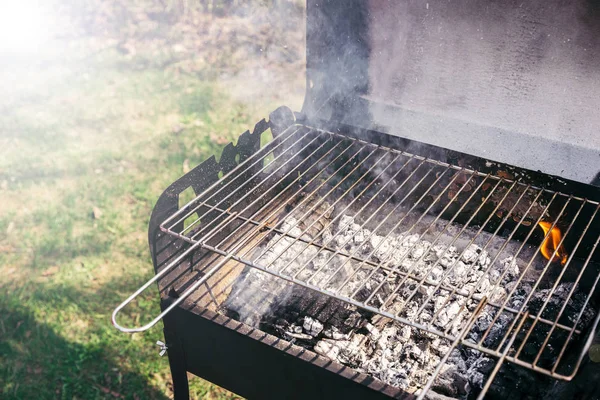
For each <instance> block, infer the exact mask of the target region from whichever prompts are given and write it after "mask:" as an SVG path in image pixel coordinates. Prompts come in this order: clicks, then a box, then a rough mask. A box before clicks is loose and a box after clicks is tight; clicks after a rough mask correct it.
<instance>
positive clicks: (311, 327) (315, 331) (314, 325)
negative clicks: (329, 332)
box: [302, 316, 323, 337]
mask: <svg viewBox="0 0 600 400" xmlns="http://www.w3.org/2000/svg"><path fill="white" fill-rule="evenodd" d="M302 327H303V328H304V330H305V331H306V333H308V334H309V335H311V336H313V337H316V336H318V335H319V333H321V331H322V330H323V324H322V323H321V322H319V321H317V320H316V319H314V318H311V317H308V316H307V317H304V323H303V324H302Z"/></svg>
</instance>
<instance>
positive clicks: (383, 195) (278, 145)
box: [117, 124, 600, 394]
mask: <svg viewBox="0 0 600 400" xmlns="http://www.w3.org/2000/svg"><path fill="white" fill-rule="evenodd" d="M599 208H600V205H599V203H598V202H595V201H591V200H588V199H585V198H581V197H577V196H573V195H570V194H567V193H560V192H555V191H551V190H548V189H545V188H540V187H536V186H535V185H533V184H530V183H528V182H527V179H526V178H522V179H516V178H513V177H510V176H506V174H503V173H502V172H500V171H499V172H498V173H483V172H480V171H476V170H473V169H469V168H465V167H462V166H460V165H454V164H452V163H447V162H441V161H438V160H434V159H430V158H426V157H422V156H419V155H416V154H411V153H408V152H405V151H400V150H396V149H392V148H387V147H383V146H379V145H376V144H373V143H369V142H367V141H362V140H359V139H356V138H351V137H347V136H344V135H341V134H336V133H331V132H326V131H322V130H319V129H314V128H311V127H308V126H304V125H299V124H296V125H293V126H291V127H289V128H288V129H287V130H285V131H284V132H283V133H282V134H280V135H279V136H277V137H275V138H274V139H273V140H272V141H271V142H270V143H269V144H267V145H266V146H265V147H263V148H262V149H261V150H259V151H258V152H256V153H255V154H254V155H253V156H251V157H249V158H248V159H246V160H245V161H243V162H241V163H240V164H239V165H238V166H237V167H236V168H234V169H233V170H232V171H230V172H229V173H227V174H225V175H224V176H222V177H221V179H219V180H218V181H217V182H216V183H215V184H213V185H212V186H210V187H209V188H208V189H206V190H205V191H204V192H203V193H201V194H199V195H198V196H197V197H196V198H194V199H193V200H192V201H190V202H189V203H188V204H186V205H185V206H183V207H182V208H181V209H180V210H179V211H178V212H176V213H175V214H173V215H172V216H171V217H169V218H168V219H167V220H165V221H164V222H163V223H162V224H161V230H163V231H164V232H166V233H167V234H169V235H172V236H174V237H177V238H179V239H182V240H184V241H186V242H189V243H190V244H191V246H190V247H189V249H188V250H187V251H186V252H185V253H184V254H182V255H181V256H180V257H179V258H178V259H177V260H174V262H173V265H174V264H175V263H176V262H177V261H178V260H179V259H181V258H182V257H185V256H186V254H189V252H191V251H194V249H197V248H204V249H208V250H210V251H213V252H215V253H217V254H219V255H221V256H223V260H222V262H221V263H218V264H217V265H216V266H214V267H212V268H211V269H210V270H209V271H208V272H207V273H206V275H204V277H203V278H201V279H200V280H198V281H197V282H196V283H195V284H194V285H192V286H191V287H190V288H189V289H188V290H187V291H186V293H184V294H183V295H182V296H181V298H180V299H178V301H177V302H175V303H174V304H173V305H172V306H171V308H172V307H175V306H176V305H177V304H178V303H179V302H180V301H182V300H183V299H184V298H185V297H186V296H187V295H189V294H190V293H192V292H193V291H194V290H195V289H196V288H197V287H199V286H200V284H202V283H203V282H204V281H206V279H208V277H210V275H211V274H213V273H214V272H216V271H217V270H218V269H219V268H220V266H222V265H224V264H225V263H226V262H228V261H230V260H235V261H238V262H240V263H243V264H245V265H247V266H249V267H252V268H255V269H257V270H260V271H263V272H265V273H268V274H270V275H272V276H275V277H278V278H281V279H283V280H285V281H287V282H292V283H294V284H297V285H300V286H303V287H305V288H309V289H311V290H314V291H317V292H319V293H322V294H325V295H327V296H330V297H332V298H336V299H339V300H342V301H344V302H346V303H349V304H352V305H354V306H356V307H359V308H362V309H364V310H367V311H370V312H373V313H375V314H379V315H381V316H383V317H387V318H389V319H391V320H394V321H397V322H399V323H402V324H407V325H410V326H413V327H416V328H418V329H422V330H423V331H426V332H429V333H431V334H434V335H437V336H439V337H441V338H444V339H447V340H449V341H450V342H451V343H452V346H451V348H450V350H449V352H448V353H447V354H446V355H445V357H444V358H442V361H441V362H440V364H439V367H438V370H437V371H436V375H437V374H438V373H439V372H440V371H441V369H442V367H443V365H444V363H445V361H446V360H447V358H448V357H449V356H450V353H451V351H452V350H453V349H454V348H456V347H457V346H464V347H467V348H471V349H475V350H478V351H480V352H482V353H485V354H488V355H490V356H493V357H495V358H496V359H497V360H498V362H497V363H496V365H495V368H494V370H493V371H492V373H491V376H490V378H489V379H488V381H487V383H486V387H484V390H483V393H485V390H486V389H487V388H488V387H489V385H490V383H491V381H492V379H493V377H494V376H495V375H496V373H497V372H498V370H499V369H500V366H501V365H502V363H503V362H504V361H509V362H512V363H514V364H517V365H520V366H523V367H526V368H530V369H533V370H535V371H538V372H541V373H543V374H546V375H549V376H552V377H554V378H557V379H563V380H570V379H571V378H572V377H573V376H574V375H575V373H576V372H577V369H578V368H579V366H580V364H581V362H582V360H583V357H584V355H585V352H586V351H587V349H588V348H589V346H590V345H591V341H592V339H593V332H595V329H596V327H597V324H598V321H599V317H598V315H597V314H596V313H595V312H594V307H596V306H597V305H596V304H595V298H596V289H597V284H598V280H599V279H600V273H599V270H598V266H597V265H596V263H595V262H594V257H595V252H596V249H597V245H598V242H599V241H600V234H599V232H598V228H597V227H598V223H599V222H600V215H599V213H598V209H599ZM334 211H335V212H334ZM346 211H347V212H348V213H350V214H352V215H354V216H355V217H356V218H355V219H356V221H360V225H361V228H368V229H369V232H371V234H377V235H379V236H381V237H383V238H384V239H386V238H388V237H393V236H394V235H399V234H407V233H417V234H419V235H420V238H423V237H426V236H427V237H428V239H429V241H430V242H431V243H432V246H433V245H435V244H436V243H437V244H443V245H445V246H452V245H453V244H456V243H458V242H461V243H463V246H461V248H464V249H465V250H462V254H464V252H465V251H466V248H467V247H468V245H470V244H473V243H477V244H478V245H479V246H480V247H481V248H483V249H488V250H489V251H490V254H491V259H492V260H491V264H490V265H489V268H488V271H489V269H490V268H492V267H493V266H494V265H495V263H497V262H499V259H500V257H501V256H500V254H502V252H503V251H504V250H505V249H506V248H507V246H509V244H510V243H513V244H514V243H515V240H514V239H518V241H517V242H516V243H518V246H517V247H516V248H517V251H516V254H514V253H513V254H512V255H514V256H515V258H516V259H519V260H520V262H521V268H520V273H519V276H518V279H517V284H515V285H513V287H512V288H508V289H507V294H506V295H505V296H503V297H495V296H493V295H490V293H492V294H493V293H494V290H496V288H497V287H498V286H499V285H501V282H502V279H503V277H504V275H505V274H506V273H508V272H507V271H502V275H501V276H500V277H499V278H498V279H497V280H496V281H495V282H491V283H492V291H491V292H490V291H488V292H487V294H486V295H482V294H481V293H478V290H477V285H479V284H480V283H481V282H477V284H476V285H475V288H473V289H471V290H465V288H463V287H457V286H453V285H451V284H448V282H447V281H445V280H444V279H441V280H439V282H437V283H436V282H431V281H430V280H428V279H427V273H423V271H419V270H418V268H419V267H418V265H420V264H419V263H418V262H415V263H413V265H412V267H411V268H409V270H408V271H403V270H400V268H399V267H398V265H396V264H397V263H396V264H395V263H393V262H391V261H390V260H391V259H390V258H387V259H386V258H385V257H383V261H378V260H377V259H376V258H374V257H372V254H367V255H365V254H363V253H361V252H357V251H356V250H354V251H351V250H347V248H346V247H345V246H344V243H341V245H340V243H339V238H336V237H335V236H336V235H333V237H327V238H325V237H324V236H323V232H325V231H326V228H327V227H328V226H329V225H332V224H340V223H341V222H340V218H341V216H342V215H344V213H345V212H346ZM325 215H328V216H329V215H331V216H332V217H331V218H329V219H323V217H324V216H325ZM292 217H293V218H292ZM540 222H545V223H546V224H547V226H548V227H549V229H548V230H547V232H545V233H544V231H542V230H541V229H540V228H539V223H540ZM559 227H560V230H561V231H562V235H561V236H560V237H555V236H553V233H555V232H556V230H558V228H559ZM274 237H276V238H278V239H275V240H273V238H274ZM465 237H466V239H465ZM442 238H445V239H442ZM448 238H450V239H449V240H448ZM268 240H270V241H268ZM336 240H337V242H336ZM278 241H283V242H281V243H284V244H285V245H281V244H280V245H279V246H277V249H276V250H275V249H274V248H273V243H277V242H278ZM552 241H554V242H553V244H554V247H553V248H551V250H550V251H551V252H552V254H551V255H550V257H543V256H542V254H541V253H542V250H544V248H543V247H544V244H547V243H550V242H552ZM382 242H383V240H382ZM465 242H467V244H466V245H464V243H465ZM498 242H499V243H500V244H499V245H498ZM266 243H269V244H268V245H266ZM335 243H337V244H335ZM532 243H534V244H533V245H532ZM567 243H568V244H569V247H568V249H567V250H565V246H566V244H567ZM299 246H300V248H304V249H306V248H309V247H311V248H316V249H317V252H326V253H327V254H328V255H331V257H342V258H344V259H346V261H345V262H344V263H343V265H342V266H344V265H346V264H347V265H349V266H351V269H352V273H351V276H353V275H354V274H356V273H357V272H358V271H359V270H360V269H367V270H368V271H369V277H371V276H373V274H375V273H382V274H384V275H385V276H387V277H395V278H396V280H399V281H400V283H399V284H397V285H396V286H395V289H394V290H392V292H391V293H390V292H389V291H388V292H386V293H385V294H386V296H385V298H384V299H382V298H381V293H383V292H382V285H383V282H382V283H381V284H380V285H379V286H378V287H373V288H371V289H370V291H369V292H368V294H367V296H365V295H364V291H365V287H364V285H363V286H362V287H360V288H358V289H356V290H353V292H352V294H350V295H341V294H340V293H342V292H343V288H344V285H346V284H348V281H349V279H350V278H347V279H345V280H344V281H341V282H339V280H338V281H336V279H334V276H335V274H336V273H337V272H339V270H340V269H341V268H342V267H339V268H338V269H337V270H336V271H335V272H334V273H332V274H331V276H328V277H326V278H325V279H319V280H317V279H315V278H314V277H315V276H316V274H312V275H309V277H308V278H306V274H303V272H304V271H306V268H308V265H309V264H310V262H311V260H312V258H310V257H309V258H308V259H307V257H303V256H301V253H302V250H300V251H296V252H295V253H294V254H293V255H292V257H291V260H290V261H289V262H288V264H287V266H286V267H284V268H277V269H275V268H273V260H274V259H276V258H277V257H278V256H281V255H282V254H284V253H286V252H287V253H286V254H288V255H289V254H290V253H289V251H290V248H294V249H298V248H299ZM492 247H493V248H492ZM376 250H377V249H376V248H375V249H372V250H371V251H372V252H375V251H376ZM268 251H271V252H273V251H275V252H276V254H275V257H270V258H269V259H270V260H271V261H268V262H265V261H264V260H265V258H264V257H262V256H263V255H264V254H265V253H266V252H268ZM257 254H258V256H257ZM462 254H461V256H462ZM405 257H406V256H405ZM313 258H314V257H313ZM257 260H258V261H257ZM299 260H302V264H303V265H302V266H301V267H300V268H295V269H294V270H293V271H291V270H290V269H289V268H288V267H289V265H290V264H292V263H293V262H298V261H299ZM434 265H435V263H434ZM434 265H430V266H429V267H428V268H433V266H434ZM454 268H456V262H455V263H454V265H451V266H450V267H449V268H448V269H447V270H446V272H445V273H446V274H448V273H451V272H452V270H453V269H454ZM167 269H168V268H167ZM321 270H322V268H321ZM321 270H319V271H317V272H322V271H321ZM165 272H166V271H165V270H163V271H161V272H160V273H159V274H158V275H157V276H156V277H155V280H156V279H158V278H160V276H161V274H164V273H165ZM532 277H534V278H532ZM366 281H367V280H365V282H366ZM565 282H571V283H572V285H570V286H567V288H568V289H569V290H568V293H566V294H565V293H561V294H560V296H559V293H558V291H560V290H562V291H563V292H564V290H563V286H561V283H565ZM151 283H152V282H149V283H148V284H147V286H145V287H142V288H141V290H143V289H145V288H146V287H148V286H149V285H150V284H151ZM525 283H527V285H529V286H531V290H530V291H529V292H528V295H527V296H525V299H524V301H523V302H522V305H521V306H520V307H518V306H515V305H514V302H513V303H511V302H510V301H509V300H510V299H511V298H512V296H513V294H514V293H515V292H516V291H518V290H519V288H520V287H521V286H522V285H523V284H525ZM406 287H409V289H410V290H409V292H410V297H409V299H413V298H415V295H416V294H417V293H421V294H422V293H427V295H425V296H421V297H420V300H419V305H420V308H419V312H421V311H423V309H424V308H425V307H426V306H427V305H428V304H431V302H435V301H436V295H437V293H439V291H440V290H444V291H445V293H449V295H448V296H447V299H448V300H446V301H449V299H450V298H453V299H460V304H461V314H460V315H461V317H462V318H463V322H462V324H461V325H460V326H461V329H460V330H458V331H457V330H456V329H450V326H451V325H452V324H448V328H447V329H443V328H440V325H439V324H436V318H437V317H439V315H434V316H433V317H432V319H431V321H430V322H428V323H423V322H415V320H414V319H411V318H409V317H407V316H406V315H405V313H404V312H403V308H402V307H401V308H400V309H397V308H395V309H394V310H393V311H391V309H390V308H389V307H388V306H389V304H390V302H391V301H392V300H393V299H394V298H395V296H396V295H397V292H398V291H399V290H401V288H406ZM542 289H543V290H545V291H546V292H545V293H547V295H546V296H545V297H544V298H543V301H542V302H541V304H539V303H540V301H539V299H538V300H537V303H536V305H535V307H534V306H533V296H534V294H535V293H536V292H537V291H539V290H542ZM359 292H361V293H362V294H361V296H359V295H358V294H359ZM574 296H578V298H579V299H580V301H579V303H577V304H579V306H578V308H577V309H576V310H573V309H572V304H573V301H572V300H573V299H574ZM582 296H583V298H584V299H583V300H581V299H582ZM405 304H406V302H405ZM557 304H558V305H557ZM484 310H488V311H489V310H492V311H493V314H492V315H493V321H492V322H491V323H490V324H489V328H488V329H487V331H486V332H485V333H484V335H483V336H482V337H481V338H479V339H478V340H472V339H471V338H470V336H469V332H470V330H471V328H472V327H473V325H474V324H475V323H476V322H477V319H478V318H479V316H480V315H481V313H482V312H483V311H484ZM117 311H118V310H117ZM169 311H170V309H167V310H165V311H164V312H163V313H162V314H161V315H159V316H158V317H157V319H155V320H154V321H153V323H155V322H156V321H158V320H159V319H160V318H161V317H162V316H163V315H164V314H166V313H167V312H169ZM590 313H593V315H592V316H591V317H590ZM455 318H456V317H455ZM499 318H503V319H504V320H505V321H506V320H507V319H508V321H509V323H508V324H507V325H506V326H505V329H504V331H503V334H502V335H501V337H500V338H499V339H497V340H490V330H492V327H493V326H494V323H495V322H496V321H497V320H498V319H499ZM153 323H151V324H153ZM151 324H149V326H151ZM588 331H590V332H592V334H589V335H588V336H587V338H582V336H583V333H584V332H588ZM576 338H578V339H577V340H575V339H576ZM574 342H578V343H579V345H578V346H577V347H576V349H577V357H575V358H573V357H572V354H571V353H572V346H573V343H574ZM550 344H551V346H550ZM434 378H435V376H434V377H432V379H431V380H430V381H429V382H428V385H427V387H425V388H424V390H423V392H422V393H423V394H424V393H426V392H427V389H428V387H429V386H431V384H432V383H433V379H434Z"/></svg>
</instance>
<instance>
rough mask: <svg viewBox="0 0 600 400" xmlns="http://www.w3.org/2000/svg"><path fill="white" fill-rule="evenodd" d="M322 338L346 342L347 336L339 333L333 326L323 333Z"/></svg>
mask: <svg viewBox="0 0 600 400" xmlns="http://www.w3.org/2000/svg"><path fill="white" fill-rule="evenodd" d="M323 336H325V337H326V338H329V339H333V340H348V335H346V334H343V333H341V332H340V330H339V329H338V328H336V327H335V326H330V327H329V328H327V329H325V330H324V331H323Z"/></svg>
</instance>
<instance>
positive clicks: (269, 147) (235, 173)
mask: <svg viewBox="0 0 600 400" xmlns="http://www.w3.org/2000/svg"><path fill="white" fill-rule="evenodd" d="M292 126H298V125H292ZM292 126H290V127H289V128H287V129H286V130H285V131H284V132H282V134H281V135H279V136H277V138H275V139H273V140H272V141H271V142H269V143H268V144H267V145H266V146H265V147H263V148H262V149H260V150H259V151H257V152H256V153H254V154H252V155H251V156H250V157H248V158H247V159H246V160H244V161H243V162H242V163H240V164H238V166H237V167H235V168H234V169H232V170H231V171H229V172H228V173H227V174H225V175H224V176H223V178H221V179H219V180H218V181H216V182H215V183H213V184H212V185H210V186H209V187H207V188H206V189H204V191H203V192H202V193H200V194H199V195H197V196H196V197H195V198H194V199H192V200H190V201H189V202H188V203H187V204H185V205H184V206H183V207H181V208H180V209H179V211H177V212H176V213H174V214H173V215H171V216H169V217H168V218H167V219H165V220H164V221H163V222H162V224H161V227H162V226H165V225H166V224H168V223H169V222H171V221H172V220H173V219H175V218H176V217H178V216H179V215H181V214H182V213H183V212H184V210H186V209H187V208H188V207H189V206H191V205H192V204H194V203H195V202H197V201H198V200H199V199H200V198H202V197H203V196H205V195H206V194H207V193H208V192H210V191H211V190H213V189H215V188H216V187H217V186H219V185H220V184H222V183H223V182H224V181H225V180H226V179H227V178H229V177H231V176H235V177H237V176H239V174H240V173H241V172H243V171H239V170H240V169H241V168H242V167H245V166H246V164H248V163H249V162H250V161H253V160H254V159H255V158H258V160H256V161H254V162H253V163H252V164H251V165H250V166H249V167H248V168H246V170H249V169H250V168H251V167H253V166H254V165H256V164H258V163H259V162H262V161H263V157H264V156H265V155H267V154H268V153H269V152H271V151H273V150H275V149H277V147H279V146H281V145H283V143H285V142H286V141H287V140H288V139H290V138H291V137H292V136H294V135H295V134H296V133H298V132H299V131H300V129H301V128H302V126H299V127H298V129H296V130H295V131H294V132H293V133H291V134H289V135H288V136H287V137H285V132H287V131H290V132H291V128H292ZM284 137H285V139H283V140H282V141H281V140H280V142H281V143H278V144H277V145H276V146H275V145H274V143H275V142H276V141H278V139H282V138H284ZM300 140H302V138H300V139H298V140H297V141H296V142H294V143H293V144H292V146H290V147H289V148H288V149H290V148H292V147H293V146H294V145H295V144H296V143H298V142H299V141H300ZM286 151H287V150H286ZM263 153H264V154H263ZM221 190H222V188H221V189H219V190H218V191H217V192H216V193H213V195H212V196H211V197H209V199H210V198H212V197H213V196H215V195H216V194H217V193H220V191H221ZM207 200H208V199H207ZM194 212H195V209H194V210H192V211H190V212H189V213H187V214H186V215H185V216H183V217H182V218H181V219H180V220H179V221H178V222H182V221H184V220H185V219H186V218H187V217H189V216H190V215H192V214H193V213H194Z"/></svg>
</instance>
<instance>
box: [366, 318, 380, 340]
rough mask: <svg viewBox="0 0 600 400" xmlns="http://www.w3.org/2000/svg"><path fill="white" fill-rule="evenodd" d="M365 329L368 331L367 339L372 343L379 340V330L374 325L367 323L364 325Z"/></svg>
mask: <svg viewBox="0 0 600 400" xmlns="http://www.w3.org/2000/svg"><path fill="white" fill-rule="evenodd" d="M365 328H366V329H367V330H368V331H369V339H371V340H372V341H374V342H376V341H377V340H379V337H380V336H381V333H380V332H379V329H377V328H376V327H375V326H374V325H372V324H370V323H368V322H367V324H366V325H365Z"/></svg>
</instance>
